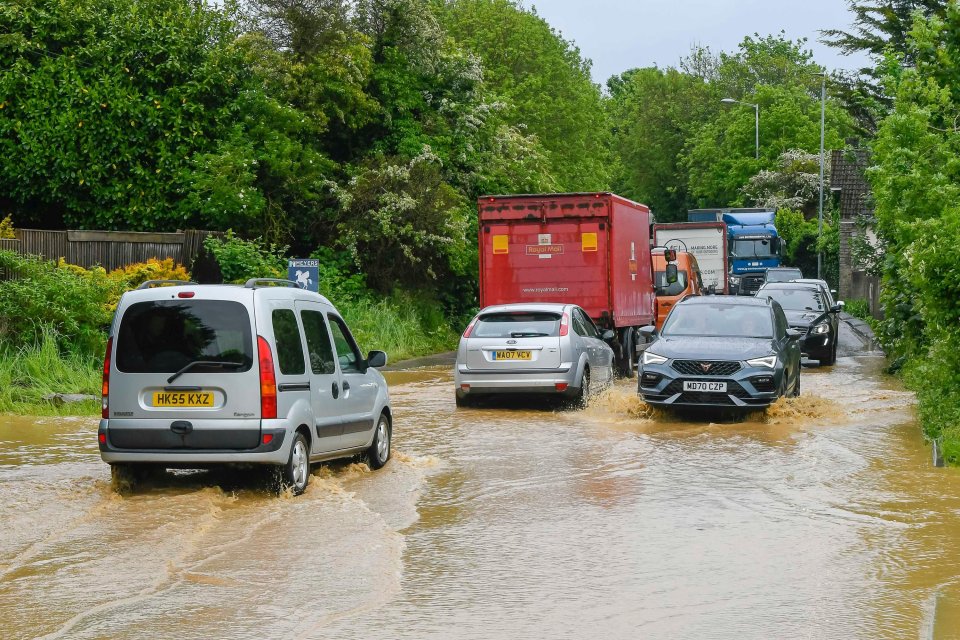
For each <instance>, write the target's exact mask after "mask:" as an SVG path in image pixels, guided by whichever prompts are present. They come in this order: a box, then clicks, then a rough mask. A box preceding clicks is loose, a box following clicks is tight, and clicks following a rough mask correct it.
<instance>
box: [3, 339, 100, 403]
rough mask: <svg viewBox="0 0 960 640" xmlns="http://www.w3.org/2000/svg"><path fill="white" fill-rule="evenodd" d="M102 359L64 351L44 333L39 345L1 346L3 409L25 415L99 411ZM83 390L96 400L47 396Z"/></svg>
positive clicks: (83, 392)
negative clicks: (53, 399) (58, 400)
mask: <svg viewBox="0 0 960 640" xmlns="http://www.w3.org/2000/svg"><path fill="white" fill-rule="evenodd" d="M100 377H101V373H100V362H99V360H98V359H96V358H93V357H84V356H78V355H70V354H67V355H64V354H61V353H60V350H59V348H58V347H57V342H56V339H55V338H54V337H53V336H52V335H50V334H45V335H44V336H43V337H42V339H41V342H40V344H39V345H37V346H34V347H24V348H21V349H12V348H9V347H8V348H5V349H0V413H18V414H24V415H44V416H47V415H97V413H98V412H99V411H100V400H99V397H100V382H101V380H100ZM54 393H82V394H89V395H94V396H97V400H91V401H87V402H80V403H74V404H63V405H58V404H55V403H53V402H51V401H49V400H44V396H47V395H50V394H54Z"/></svg>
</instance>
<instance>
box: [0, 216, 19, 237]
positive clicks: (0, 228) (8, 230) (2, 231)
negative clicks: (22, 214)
mask: <svg viewBox="0 0 960 640" xmlns="http://www.w3.org/2000/svg"><path fill="white" fill-rule="evenodd" d="M16 237H17V235H16V234H15V233H14V232H13V218H12V217H11V216H9V215H8V216H7V217H6V218H4V219H3V220H0V239H7V240H9V239H11V238H16Z"/></svg>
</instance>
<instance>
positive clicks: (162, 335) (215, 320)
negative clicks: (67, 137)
mask: <svg viewBox="0 0 960 640" xmlns="http://www.w3.org/2000/svg"><path fill="white" fill-rule="evenodd" d="M116 354H117V355H116V358H117V369H118V370H120V371H123V372H126V373H175V372H177V371H179V370H181V369H182V368H183V367H185V366H187V365H188V364H190V363H192V362H198V361H200V362H203V363H209V364H197V365H195V366H194V367H192V368H191V369H190V372H191V373H204V372H206V373H210V372H218V373H220V372H223V373H234V372H238V371H247V370H249V369H250V367H251V366H252V364H253V339H252V336H251V331H250V315H249V314H248V313H247V309H246V307H244V306H243V305H242V304H240V303H239V302H231V301H228V300H190V301H185V300H154V301H152V302H138V303H136V304H132V305H130V308H129V309H127V311H126V313H124V314H123V318H121V320H120V328H119V331H118V337H117V351H116ZM217 363H222V364H217ZM224 365H229V366H224Z"/></svg>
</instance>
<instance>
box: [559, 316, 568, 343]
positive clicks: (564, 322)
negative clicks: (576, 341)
mask: <svg viewBox="0 0 960 640" xmlns="http://www.w3.org/2000/svg"><path fill="white" fill-rule="evenodd" d="M568 333H570V316H568V315H567V314H566V313H564V314H563V317H562V318H560V337H561V338H562V337H563V336H565V335H567V334H568Z"/></svg>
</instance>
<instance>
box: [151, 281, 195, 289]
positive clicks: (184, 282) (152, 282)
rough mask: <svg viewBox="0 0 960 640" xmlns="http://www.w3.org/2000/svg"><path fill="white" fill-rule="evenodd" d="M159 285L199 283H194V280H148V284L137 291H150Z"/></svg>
mask: <svg viewBox="0 0 960 640" xmlns="http://www.w3.org/2000/svg"><path fill="white" fill-rule="evenodd" d="M158 284H197V283H196V282H194V281H193V280H147V281H146V282H144V283H143V284H141V285H140V286H139V287H137V290H140V289H150V288H152V287H155V286H156V285H158Z"/></svg>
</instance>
